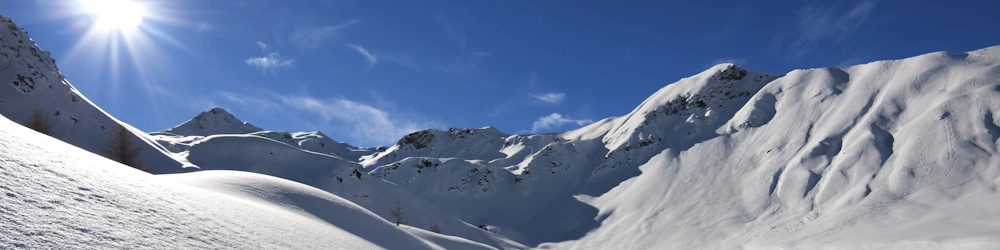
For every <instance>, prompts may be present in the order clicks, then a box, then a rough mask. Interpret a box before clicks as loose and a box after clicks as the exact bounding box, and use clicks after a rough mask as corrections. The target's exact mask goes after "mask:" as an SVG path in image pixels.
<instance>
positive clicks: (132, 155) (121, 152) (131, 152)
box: [103, 124, 146, 171]
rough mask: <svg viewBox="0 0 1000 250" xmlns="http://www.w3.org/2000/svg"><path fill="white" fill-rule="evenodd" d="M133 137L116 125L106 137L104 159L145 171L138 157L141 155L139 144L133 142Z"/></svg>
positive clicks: (123, 128)
mask: <svg viewBox="0 0 1000 250" xmlns="http://www.w3.org/2000/svg"><path fill="white" fill-rule="evenodd" d="M133 136H134V135H133V134H132V133H131V132H130V131H129V130H128V129H126V128H125V126H122V125H121V124H116V125H115V127H114V128H113V129H111V135H110V136H109V137H108V139H107V141H106V142H105V144H104V152H103V155H104V157H107V158H108V159H111V160H114V161H117V162H119V163H121V164H125V165H127V166H130V167H133V168H135V169H139V170H142V171H146V169H145V167H144V166H143V164H142V161H140V160H139V155H140V154H141V153H142V147H141V145H140V144H139V143H136V142H135V141H134V140H133V138H132V137H133Z"/></svg>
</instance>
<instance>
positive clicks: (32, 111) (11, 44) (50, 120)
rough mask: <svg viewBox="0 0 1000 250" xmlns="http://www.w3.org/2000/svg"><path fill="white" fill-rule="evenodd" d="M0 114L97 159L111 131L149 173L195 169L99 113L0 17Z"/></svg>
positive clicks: (20, 32)
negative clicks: (123, 135)
mask: <svg viewBox="0 0 1000 250" xmlns="http://www.w3.org/2000/svg"><path fill="white" fill-rule="evenodd" d="M0 60H2V61H0V79H5V81H10V82H11V83H12V84H5V87H0V114H2V115H3V116H4V117H7V118H8V119H11V120H13V121H17V122H20V123H22V124H26V123H28V122H29V121H30V120H32V118H33V117H32V116H37V118H38V119H37V120H40V121H42V122H43V123H45V124H48V127H49V130H50V132H49V134H50V135H51V136H52V137H55V138H58V139H59V140H62V141H65V142H67V143H69V144H73V145H74V146H77V147H80V148H82V149H84V150H87V151H90V152H93V153H96V154H101V153H102V151H104V148H105V147H106V144H107V143H106V141H108V140H109V137H111V136H112V133H113V131H114V129H115V128H116V126H119V125H121V126H124V127H125V128H126V129H127V130H128V136H129V139H130V140H135V143H136V144H137V146H138V147H139V148H140V149H141V153H140V154H141V155H140V156H139V158H140V160H141V161H142V162H143V163H144V167H145V168H147V170H148V171H151V172H153V173H175V172H179V171H185V169H182V166H184V167H187V168H190V169H194V168H195V166H192V165H190V164H189V163H187V162H185V161H183V159H182V158H179V157H176V156H175V155H173V154H172V153H170V152H169V151H168V150H167V149H165V148H163V147H160V145H159V144H157V143H156V142H155V141H154V140H153V139H152V138H150V137H149V136H147V135H146V134H145V133H143V132H141V131H139V130H137V129H135V128H133V127H132V126H129V125H128V124H125V123H123V122H121V121H119V120H117V119H115V118H114V117H112V116H111V115H109V114H107V113H105V112H104V111H103V110H101V109H100V108H98V107H97V106H96V105H94V103H92V102H90V100H88V99H87V98H86V97H84V96H83V95H81V94H80V92H79V91H77V90H76V88H73V85H71V84H70V83H69V81H68V80H66V78H65V77H64V76H63V75H62V74H61V73H59V68H58V67H56V64H55V60H54V59H52V57H51V56H50V55H49V52H47V51H44V50H42V49H41V48H39V47H38V46H37V45H35V42H34V41H32V40H31V38H29V37H28V33H27V32H26V31H24V29H22V28H21V27H19V26H17V24H15V23H14V22H13V21H11V20H10V18H8V17H6V16H3V15H0Z"/></svg>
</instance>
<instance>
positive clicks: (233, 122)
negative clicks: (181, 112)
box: [163, 107, 262, 136]
mask: <svg viewBox="0 0 1000 250" xmlns="http://www.w3.org/2000/svg"><path fill="white" fill-rule="evenodd" d="M260 131H262V129H261V128H258V127H257V126H254V125H253V124H250V123H248V122H244V121H241V120H240V119H237V118H236V116H234V115H233V114H231V113H229V111H226V110H225V109H223V108H219V107H216V108H212V109H210V110H208V111H205V112H201V113H199V114H198V115H197V116H195V117H194V118H191V120H188V121H186V122H184V123H181V124H180V125H177V126H176V127H173V128H170V129H166V130H163V132H168V133H173V134H178V135H200V136H208V135H216V134H248V133H254V132H260Z"/></svg>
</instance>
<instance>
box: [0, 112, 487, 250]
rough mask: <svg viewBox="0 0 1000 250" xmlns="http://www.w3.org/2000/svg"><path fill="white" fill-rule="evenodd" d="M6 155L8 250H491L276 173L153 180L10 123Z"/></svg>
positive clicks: (1, 156)
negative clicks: (408, 225)
mask: <svg viewBox="0 0 1000 250" xmlns="http://www.w3.org/2000/svg"><path fill="white" fill-rule="evenodd" d="M0 149H2V150H0V190H2V191H0V192H3V193H4V195H2V196H0V232H3V233H2V234H0V248H3V249H24V248H43V249H44V248H77V249H137V248H153V249H156V248H159V249H163V248H171V249H173V248H194V249H205V248H226V249H307V248H317V247H321V248H330V249H446V247H452V246H461V247H462V248H466V249H476V248H479V249H489V248H490V247H488V246H485V245H481V244H476V243H472V242H469V241H467V240H463V239H460V238H457V237H446V236H426V234H427V233H423V232H422V231H420V230H419V229H408V230H404V228H400V227H396V226H395V225H393V224H392V223H389V222H388V221H386V220H383V219H381V218H380V217H379V216H377V215H375V214H373V213H371V212H369V211H367V210H365V209H364V208H362V207H360V206H358V205H356V204H353V203H351V202H349V201H347V200H344V199H342V198H340V197H337V196H334V195H331V194H329V193H327V192H324V191H321V190H318V189H315V188H312V187H309V186H306V185H303V184H300V183H296V182H292V181H288V180H284V179H280V178H276V177H271V176H267V175H260V174H253V173H247V172H235V171H199V172H195V173H183V174H170V175H156V176H154V175H150V174H147V173H144V172H141V171H139V170H135V169H133V168H131V167H128V166H125V165H121V164H118V163H116V162H113V161H110V160H108V159H105V158H103V157H100V156H97V155H94V154H92V153H90V152H87V151H84V150H81V149H79V148H76V147H74V146H72V145H69V144H65V143H63V142H61V141H58V140H56V139H53V138H51V137H48V136H45V135H42V134H39V133H36V132H34V131H31V130H29V129H27V128H24V127H21V126H19V125H17V124H15V123H13V122H11V121H10V120H8V119H7V118H4V117H0ZM411 232H413V233H411ZM417 234H421V236H416V235H417ZM423 238H427V240H424V239H423Z"/></svg>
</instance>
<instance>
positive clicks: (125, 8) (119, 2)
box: [80, 0, 145, 31]
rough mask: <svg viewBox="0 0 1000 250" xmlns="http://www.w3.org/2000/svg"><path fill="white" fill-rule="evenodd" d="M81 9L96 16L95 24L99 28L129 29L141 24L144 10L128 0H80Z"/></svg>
mask: <svg viewBox="0 0 1000 250" xmlns="http://www.w3.org/2000/svg"><path fill="white" fill-rule="evenodd" d="M80 3H81V4H82V5H83V10H84V11H85V12H86V13H88V14H90V15H93V16H94V17H96V18H97V22H96V23H95V26H96V27H98V28H101V29H109V30H110V29H117V30H119V31H130V30H132V29H135V28H137V27H139V25H142V18H143V16H144V15H145V11H144V10H143V8H142V6H141V5H140V4H139V3H137V2H134V1H129V0H80Z"/></svg>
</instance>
